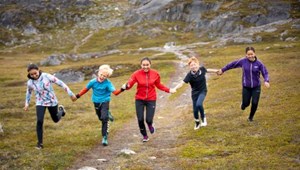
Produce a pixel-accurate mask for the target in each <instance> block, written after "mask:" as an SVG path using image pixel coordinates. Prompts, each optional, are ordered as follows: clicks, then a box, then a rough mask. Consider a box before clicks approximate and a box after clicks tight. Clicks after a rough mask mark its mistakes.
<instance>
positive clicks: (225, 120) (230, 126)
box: [0, 1, 300, 169]
mask: <svg viewBox="0 0 300 170" xmlns="http://www.w3.org/2000/svg"><path fill="white" fill-rule="evenodd" d="M105 2H107V1H105ZM99 3H100V2H99ZM247 12H248V11H247ZM298 13H299V12H297V13H296V14H297V15H298ZM207 15H208V16H210V15H211V14H210V13H208V14H207ZM297 15H295V16H297ZM184 24H185V23H180V22H178V23H156V22H149V23H147V22H145V23H144V24H140V25H134V26H128V27H124V28H114V29H111V30H100V31H98V32H95V33H94V34H93V36H92V37H91V38H90V39H88V41H87V42H86V43H85V44H83V45H82V46H81V47H79V49H78V50H77V52H78V53H86V52H98V51H104V50H111V49H120V50H121V51H122V53H121V54H120V55H110V56H106V57H102V58H97V59H90V60H83V61H80V62H71V61H67V62H66V63H64V64H63V65H60V66H51V67H41V69H42V70H43V71H45V72H48V73H54V72H56V71H59V70H61V69H65V68H78V67H82V66H89V65H101V64H110V65H118V64H123V65H136V67H139V66H138V65H139V60H140V58H142V57H144V56H153V55H154V54H156V52H140V51H137V49H139V48H146V47H163V46H164V44H165V43H166V42H171V41H173V42H176V43H177V44H178V45H185V44H189V43H195V42H199V41H207V40H208V39H209V38H208V37H205V36H204V38H202V39H201V40H200V39H199V37H197V35H196V34H195V33H193V32H189V33H186V32H183V31H168V28H169V27H174V26H179V27H181V26H182V27H183V25H184ZM144 28H155V29H153V30H152V31H153V32H150V33H153V35H155V36H153V37H151V36H146V35H145V34H144V32H143V31H145V30H148V29H144ZM158 30H159V31H158ZM284 30H288V34H287V35H286V37H284V38H287V37H298V39H296V41H294V42H285V41H280V40H279V39H280V37H279V35H280V33H282V32H283V31H284ZM55 31H56V30H55ZM55 31H54V30H53V37H52V39H50V38H49V37H47V36H45V37H41V39H42V41H43V44H40V45H28V46H24V47H19V48H11V49H4V50H2V51H1V52H0V65H1V67H0V72H1V74H0V89H1V91H0V92H1V94H2V96H3V97H1V99H0V123H1V125H2V126H3V129H4V133H0V167H1V169H64V168H66V167H68V166H69V165H70V164H72V162H73V161H74V160H75V159H76V158H77V157H78V156H80V155H82V154H84V153H85V152H88V151H89V150H91V149H92V148H93V147H95V146H96V145H99V144H100V142H101V141H100V139H101V134H100V122H99V121H98V119H97V116H96V115H95V113H94V109H93V105H92V102H91V99H90V98H91V92H89V93H87V94H86V95H85V96H83V97H82V98H80V99H79V100H78V101H76V103H73V102H72V101H71V100H70V99H69V98H68V96H67V94H66V93H65V92H64V91H63V90H62V89H61V88H59V87H58V86H54V88H55V91H56V94H57V97H58V99H59V102H60V103H61V104H64V106H65V108H66V110H67V115H66V117H64V118H63V119H62V121H61V122H59V123H57V124H55V123H53V122H52V120H51V118H50V115H49V113H48V112H46V116H45V121H44V147H45V148H44V149H43V150H42V151H40V150H36V149H35V148H34V147H35V145H36V141H37V139H36V132H35V126H36V125H35V124H36V115H35V107H34V100H35V99H34V97H32V99H31V101H32V102H31V106H30V110H29V111H28V112H24V111H23V109H22V108H23V107H24V101H25V90H26V85H25V83H26V81H27V77H26V75H27V72H26V65H27V64H28V63H30V62H35V63H37V62H39V61H41V60H42V59H44V58H46V57H47V56H49V55H50V54H53V53H68V52H70V51H72V49H73V47H74V44H78V43H79V42H81V41H80V40H81V39H83V38H84V37H86V36H87V35H89V34H90V32H89V30H83V29H82V30H76V31H75V32H72V34H71V33H70V32H71V31H70V32H67V31H66V32H64V31H61V32H60V31H58V32H55ZM156 31H157V32H156ZM54 32H55V33H54ZM258 35H260V36H262V40H263V43H259V44H250V45H251V46H253V47H255V48H256V50H257V55H258V57H259V59H260V60H261V61H262V62H263V63H264V64H265V65H266V66H267V68H268V70H269V74H270V84H271V88H269V89H266V88H264V87H262V93H261V98H260V104H259V108H258V110H257V114H256V116H255V121H254V122H253V123H248V122H247V121H246V120H247V117H248V114H249V108H247V109H246V110H245V111H241V110H240V109H239V105H240V102H241V70H239V69H236V70H231V71H229V72H226V73H225V74H224V75H223V76H221V77H218V76H216V75H212V76H210V78H209V80H208V90H209V92H208V95H207V98H206V100H205V109H206V113H207V118H208V126H207V127H206V128H203V129H200V130H198V131H194V130H193V126H194V124H193V117H192V110H191V108H190V110H187V111H186V119H185V120H183V121H185V122H186V124H185V126H183V127H182V129H183V132H184V133H183V134H182V136H181V138H180V140H179V141H178V147H177V148H178V150H177V152H176V154H174V156H178V157H179V159H178V160H179V161H178V162H174V164H175V166H177V167H178V169H299V167H300V165H299V164H300V163H299V162H300V161H299V159H300V156H299V153H300V147H299V141H300V133H299V128H300V127H299V126H300V122H299V121H300V119H299V117H300V116H299V113H300V107H299V105H298V104H299V102H300V94H299V93H300V91H299V89H298V87H299V84H300V82H299V80H300V74H299V73H298V70H297V69H298V68H299V64H300V60H299V55H300V52H299V49H300V41H299V35H300V34H299V31H298V30H296V29H291V26H290V25H283V26H281V27H279V28H278V30H277V31H275V32H271V33H269V32H267V33H266V32H263V33H258ZM206 36H207V35H206ZM212 45H213V43H211V44H209V45H207V46H204V47H201V48H196V49H194V50H195V51H196V52H197V53H199V54H200V59H201V61H203V63H204V65H205V66H206V67H207V68H221V67H223V66H224V65H225V64H226V63H228V62H230V61H232V60H234V59H238V58H240V57H243V56H244V49H245V47H247V46H248V45H249V44H243V45H230V46H225V47H220V48H211V46H212ZM173 61H178V59H176V57H175V56H174V55H173V54H171V53H168V54H165V55H162V56H159V57H156V58H155V60H153V67H154V68H155V69H158V70H159V71H160V73H161V77H162V78H163V80H162V81H163V82H168V80H169V76H170V75H171V74H172V73H173V72H174V71H175V68H174V67H173V64H172V62H173ZM117 75H118V76H115V77H113V78H111V79H110V80H111V81H112V82H113V84H114V85H115V87H117V88H119V87H121V85H122V84H123V83H124V82H125V81H126V80H128V78H129V76H130V73H129V72H126V73H123V74H117ZM87 83H88V80H87V81H84V82H81V83H75V84H68V85H69V87H70V88H71V89H72V90H73V92H74V93H77V92H79V90H81V88H83V87H85V85H86V84H87ZM187 88H188V87H187ZM181 91H183V90H181ZM181 91H179V93H178V94H176V95H174V97H172V99H173V100H176V96H178V95H180V92H181ZM126 93H127V94H126V95H123V94H121V95H120V96H118V97H116V96H113V97H112V102H111V104H110V108H111V111H112V113H113V115H114V116H115V118H116V122H115V123H114V124H113V126H112V129H111V133H110V135H112V136H113V135H114V134H115V132H116V131H117V130H118V129H119V128H120V127H122V126H123V125H124V124H126V123H127V122H128V121H129V120H130V119H131V118H133V117H135V113H134V110H135V108H134V93H135V91H134V90H131V91H128V92H126ZM187 100H190V98H189V97H188V99H187ZM124 101H129V102H128V103H127V102H124ZM146 168H149V167H145V169H146Z"/></svg>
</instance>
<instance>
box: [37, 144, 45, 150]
mask: <svg viewBox="0 0 300 170" xmlns="http://www.w3.org/2000/svg"><path fill="white" fill-rule="evenodd" d="M35 148H36V149H39V150H40V149H43V148H44V147H43V144H41V143H38V144H37V145H36V147H35Z"/></svg>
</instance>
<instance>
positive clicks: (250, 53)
mask: <svg viewBox="0 0 300 170" xmlns="http://www.w3.org/2000/svg"><path fill="white" fill-rule="evenodd" d="M246 56H247V58H248V60H250V61H254V60H255V53H254V51H252V50H249V51H247V53H246Z"/></svg>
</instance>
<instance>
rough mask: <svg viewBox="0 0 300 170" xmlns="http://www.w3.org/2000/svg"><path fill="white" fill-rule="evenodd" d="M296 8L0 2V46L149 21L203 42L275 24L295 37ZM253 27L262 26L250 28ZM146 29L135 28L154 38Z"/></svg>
mask: <svg viewBox="0 0 300 170" xmlns="http://www.w3.org/2000/svg"><path fill="white" fill-rule="evenodd" d="M299 10H300V2H299V1H296V0H290V1H285V0H278V1H271V0H268V1H262V0H258V1H250V0H249V1H225V0H219V1H211V0H128V1H114V0H111V1H109V0H106V1H98V0H2V1H1V2H0V31H1V33H0V35H1V36H0V45H1V46H15V45H20V44H26V43H27V44H28V43H31V44H32V43H43V42H44V41H46V40H53V36H55V34H57V33H58V32H61V31H67V32H68V33H67V35H70V37H69V38H68V37H67V38H66V39H68V40H70V39H71V40H70V42H73V41H74V40H73V39H80V38H83V37H80V36H78V37H75V35H76V34H78V33H79V32H83V31H85V32H89V31H97V30H101V29H110V28H113V27H124V26H131V25H137V24H138V25H142V24H144V23H145V22H149V21H155V22H162V23H164V22H168V23H174V25H173V26H172V27H170V28H169V29H168V31H174V32H176V31H177V32H178V31H180V32H195V33H196V34H197V36H199V38H205V39H206V40H207V39H209V40H215V39H217V38H222V39H221V41H222V43H221V44H219V45H222V44H224V42H225V43H228V42H229V43H231V42H233V43H251V42H257V41H262V39H263V36H262V35H259V34H258V33H260V32H264V31H266V30H268V32H276V30H277V28H276V27H277V25H278V27H282V25H284V26H287V27H288V28H290V29H292V30H291V31H290V30H288V32H285V33H284V32H282V30H280V31H281V32H279V33H280V34H282V33H283V34H284V35H279V33H276V34H278V36H279V37H280V36H282V38H283V39H284V40H285V39H287V38H289V39H288V40H293V39H295V38H297V37H295V36H294V35H293V36H289V33H290V32H293V31H294V30H296V31H299V29H300V22H299V16H300V14H299ZM267 25H269V26H267ZM255 28H262V29H261V31H257V29H256V31H253V30H254V29H255ZM147 29H149V28H143V29H142V30H139V32H142V33H144V34H146V35H147V36H153V37H155V36H157V34H151V31H150V33H149V30H147ZM151 29H153V28H151ZM158 29H159V28H158ZM83 34H84V33H83ZM86 34H87V33H86ZM86 34H85V35H86ZM45 35H46V38H45ZM228 35H230V36H229V37H228ZM235 35H238V36H235ZM58 37H60V36H58Z"/></svg>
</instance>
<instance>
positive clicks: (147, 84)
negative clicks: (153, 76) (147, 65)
mask: <svg viewBox="0 0 300 170" xmlns="http://www.w3.org/2000/svg"><path fill="white" fill-rule="evenodd" d="M146 88H147V89H146V99H147V98H148V89H149V82H148V72H147V73H146Z"/></svg>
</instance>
